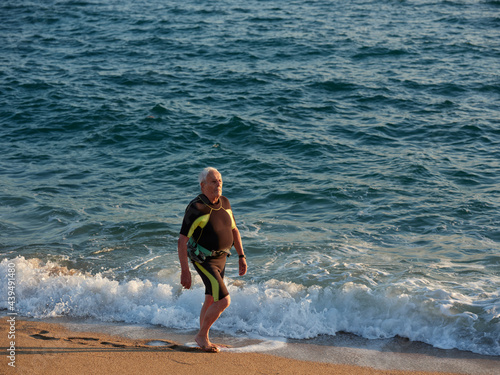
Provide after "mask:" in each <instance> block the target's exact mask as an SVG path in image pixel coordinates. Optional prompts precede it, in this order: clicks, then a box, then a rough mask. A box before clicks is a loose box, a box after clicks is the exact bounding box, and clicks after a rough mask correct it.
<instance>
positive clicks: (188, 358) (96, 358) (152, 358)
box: [0, 317, 499, 375]
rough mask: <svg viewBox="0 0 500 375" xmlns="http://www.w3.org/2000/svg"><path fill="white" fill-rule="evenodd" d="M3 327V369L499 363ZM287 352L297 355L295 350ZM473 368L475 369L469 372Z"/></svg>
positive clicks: (250, 370) (247, 370)
mask: <svg viewBox="0 0 500 375" xmlns="http://www.w3.org/2000/svg"><path fill="white" fill-rule="evenodd" d="M11 323H12V324H11ZM1 327H2V329H1V331H2V335H1V347H2V351H3V352H4V353H7V355H3V356H2V360H1V363H0V366H1V367H0V373H1V374H96V373H99V374H122V375H123V374H139V373H141V374H162V373H165V374H166V373H169V374H172V373H174V374H214V373H218V374H221V375H224V374H246V375H248V374H282V375H286V374H306V373H307V374H356V375H359V374H393V375H399V374H427V375H430V374H459V373H478V374H479V373H481V374H489V373H491V374H495V371H497V370H495V368H496V367H495V366H496V365H497V364H498V363H499V362H498V359H495V358H493V359H492V360H488V359H484V360H483V362H477V360H474V359H465V361H466V363H470V364H471V365H472V366H471V367H470V368H468V369H467V368H465V369H464V371H463V372H462V371H458V372H457V371H453V372H441V371H439V372H427V371H412V370H411V369H375V368H371V367H367V366H356V365H350V364H345V363H324V362H319V361H305V360H298V359H291V358H286V357H284V356H276V355H270V354H262V353H251V352H250V353H248V352H247V353H231V352H224V351H222V352H220V353H218V354H209V353H203V352H201V351H200V350H199V349H197V348H194V347H191V346H187V345H184V344H180V343H177V342H174V341H170V340H165V339H160V340H159V339H157V338H156V337H150V338H148V339H139V340H137V339H136V340H134V339H130V338H128V337H123V336H120V335H110V334H107V333H103V332H90V331H88V330H86V331H84V332H82V331H75V330H70V329H67V327H66V326H65V325H61V324H54V323H47V322H40V321H30V320H19V319H16V321H15V324H13V322H12V321H11V322H9V321H8V317H2V319H1ZM97 328H98V326H96V330H97ZM12 334H14V336H15V338H14V337H12ZM9 336H11V337H12V338H10V339H9ZM152 342H154V343H156V345H152ZM12 343H14V345H12ZM13 347H14V348H15V349H14V350H13ZM295 350H297V348H295ZM288 353H289V354H292V355H293V350H292V351H289V352H288ZM400 355H402V354H400ZM311 358H314V357H311ZM403 359H404V358H403ZM467 361H469V362H467ZM470 361H476V362H470ZM338 362H342V361H338ZM12 365H14V366H15V367H13V366H12ZM465 367H467V366H465ZM474 368H475V369H477V372H471V371H475V370H473V369H474ZM214 369H217V370H214ZM471 369H472V370H471ZM496 373H498V372H496Z"/></svg>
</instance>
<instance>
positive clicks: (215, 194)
mask: <svg viewBox="0 0 500 375" xmlns="http://www.w3.org/2000/svg"><path fill="white" fill-rule="evenodd" d="M201 191H202V193H203V194H205V195H206V196H207V197H208V198H209V199H210V200H214V199H218V198H219V197H220V196H221V195H222V176H221V175H220V173H218V172H210V173H209V174H208V175H207V180H206V181H205V182H202V183H201Z"/></svg>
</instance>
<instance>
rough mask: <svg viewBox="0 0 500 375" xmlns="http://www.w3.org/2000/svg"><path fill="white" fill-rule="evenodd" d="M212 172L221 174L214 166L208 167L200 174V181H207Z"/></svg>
mask: <svg viewBox="0 0 500 375" xmlns="http://www.w3.org/2000/svg"><path fill="white" fill-rule="evenodd" d="M210 172H217V173H219V174H220V172H219V171H218V170H217V169H215V168H212V167H206V168H205V169H204V170H202V171H201V173H200V175H199V176H198V181H199V182H200V184H201V183H202V182H207V176H208V174H209V173H210Z"/></svg>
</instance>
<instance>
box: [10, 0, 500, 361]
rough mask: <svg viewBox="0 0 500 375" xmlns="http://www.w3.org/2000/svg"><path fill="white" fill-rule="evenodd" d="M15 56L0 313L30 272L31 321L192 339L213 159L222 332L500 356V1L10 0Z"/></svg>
mask: <svg viewBox="0 0 500 375" xmlns="http://www.w3.org/2000/svg"><path fill="white" fill-rule="evenodd" d="M0 46H1V47H0V50H1V54H0V155H1V157H0V259H1V262H0V277H2V280H4V281H3V282H2V283H1V285H0V294H1V297H0V309H3V311H4V312H7V311H9V310H7V309H8V308H10V307H11V305H9V303H8V298H7V296H8V292H9V289H8V286H7V285H8V283H7V280H8V278H10V277H11V276H12V273H11V272H10V271H9V269H11V268H13V267H12V265H14V266H15V267H14V269H15V273H14V275H13V276H14V278H15V297H16V300H15V302H16V303H15V306H14V308H15V311H16V312H18V313H19V315H22V316H26V317H33V318H48V317H59V316H64V317H70V318H92V319H96V320H99V321H102V322H126V323H131V324H153V325H160V326H164V327H168V328H174V329H179V330H185V331H190V330H194V329H196V327H197V326H198V313H199V310H200V307H201V302H202V300H203V294H204V288H203V286H202V283H201V280H200V279H199V278H198V277H197V276H196V278H195V284H194V286H193V288H192V289H191V290H183V289H182V288H181V286H180V283H179V277H180V272H179V262H178V258H177V250H176V245H177V237H178V233H179V229H180V224H181V220H182V217H183V213H184V209H185V207H186V205H187V204H188V202H189V201H190V200H191V199H192V198H193V197H194V196H195V195H196V194H197V193H198V190H199V188H198V183H197V174H198V173H199V171H200V170H201V169H202V168H203V167H205V166H214V167H216V168H218V169H219V170H220V171H221V173H222V176H223V179H224V190H223V194H224V195H226V196H227V197H228V198H229V199H230V201H231V203H232V207H233V211H234V213H235V216H236V221H237V224H238V226H239V229H240V232H241V234H242V238H243V243H244V246H245V249H246V254H247V257H248V263H249V272H248V274H247V275H246V276H244V277H238V271H237V257H230V258H229V260H228V265H227V272H226V274H227V284H228V286H229V291H230V293H231V296H232V305H231V307H230V308H229V309H228V310H227V311H226V312H225V313H224V314H223V315H222V316H221V318H220V319H219V320H218V321H217V322H216V324H215V325H214V329H217V330H219V331H222V332H226V333H229V334H234V335H240V336H245V335H261V336H266V337H274V338H280V339H287V338H288V339H308V338H313V337H317V336H322V335H326V336H328V335H331V336H333V335H336V334H337V333H338V332H348V333H352V334H355V335H359V336H361V337H364V338H367V339H377V338H390V337H405V338H408V339H410V340H412V341H420V342H424V343H427V344H430V345H432V346H434V347H436V348H456V349H460V350H464V351H472V352H475V353H480V354H486V355H493V356H498V355H500V229H499V228H500V177H499V176H500V110H499V108H500V76H499V71H500V2H499V1H496V0H490V1H488V0H485V1H482V0H461V1H459V0H448V1H442V0H406V1H403V0H401V1H394V0H377V1H375V0H345V1H334V0H292V1H290V0H287V1H285V0H267V1H264V0H248V1H245V2H240V1H235V0H221V1H217V2H214V1H199V0H197V1H194V0H183V1H178V0H171V1H161V0H155V1H153V0H143V1H132V0H120V1H115V0H88V1H85V0H80V1H76V0H73V1H69V0H43V1H26V0H16V1H12V0H3V1H2V2H1V3H0ZM9 275H11V276H9Z"/></svg>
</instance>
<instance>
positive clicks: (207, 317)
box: [177, 168, 247, 353]
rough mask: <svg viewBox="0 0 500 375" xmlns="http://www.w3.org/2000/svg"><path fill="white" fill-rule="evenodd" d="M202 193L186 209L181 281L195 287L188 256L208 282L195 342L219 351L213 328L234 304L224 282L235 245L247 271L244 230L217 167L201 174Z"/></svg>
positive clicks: (180, 244) (181, 242) (243, 271)
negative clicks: (223, 313) (213, 341)
mask: <svg viewBox="0 0 500 375" xmlns="http://www.w3.org/2000/svg"><path fill="white" fill-rule="evenodd" d="M199 181H200V187H201V192H202V194H200V195H198V196H197V197H196V198H195V199H193V200H192V201H191V202H190V203H189V205H188V206H187V208H186V212H185V214H184V219H183V221H182V227H181V231H180V235H179V240H178V243H177V250H178V252H179V260H180V263H181V284H182V286H183V287H184V288H186V289H189V288H190V287H191V272H190V271H189V262H188V257H189V258H190V259H191V261H192V263H193V266H194V268H195V269H196V271H197V272H198V274H199V275H200V277H201V278H202V280H203V283H204V284H205V302H204V303H203V307H202V308H201V313H200V330H199V332H198V334H197V335H196V336H195V341H196V343H197V344H198V345H199V347H200V348H201V349H202V350H203V351H207V352H214V353H216V352H218V351H219V348H218V347H217V345H215V344H213V343H211V342H210V339H209V337H208V334H209V331H210V327H212V324H214V323H215V321H216V320H217V319H218V318H219V316H220V315H221V314H222V312H223V311H224V310H225V309H226V308H227V307H228V306H229V304H230V303H231V298H230V297H229V293H228V291H227V288H226V286H225V285H224V281H223V278H224V270H225V267H226V258H227V257H228V256H229V254H230V249H231V247H232V246H233V245H234V247H235V249H236V252H237V253H238V255H239V274H240V276H243V275H245V274H246V272H247V262H246V259H245V253H244V252H243V245H242V243H241V237H240V232H239V231H238V228H237V227H236V223H235V221H234V216H233V213H232V211H231V205H230V204H229V200H228V199H227V198H226V197H224V196H223V195H222V177H221V174H220V173H219V171H217V169H215V168H205V169H204V170H203V171H202V172H201V174H200V177H199Z"/></svg>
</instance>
